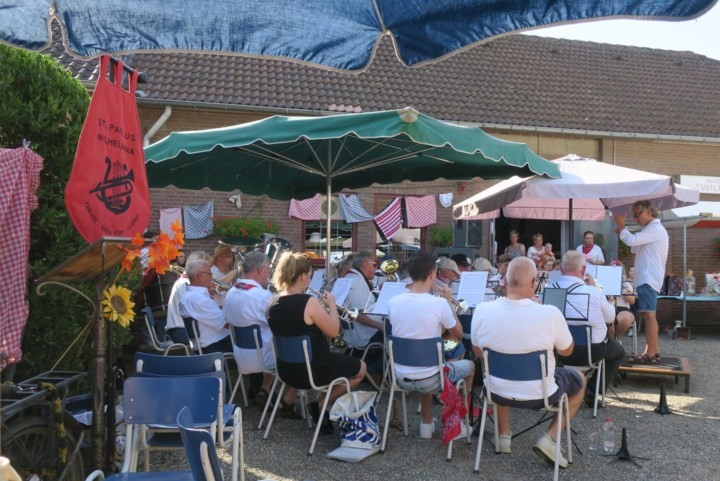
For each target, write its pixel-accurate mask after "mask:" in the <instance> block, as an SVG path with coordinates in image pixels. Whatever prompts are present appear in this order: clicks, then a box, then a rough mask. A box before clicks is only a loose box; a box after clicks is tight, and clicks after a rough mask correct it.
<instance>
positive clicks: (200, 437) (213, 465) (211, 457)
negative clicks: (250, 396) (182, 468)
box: [177, 406, 245, 481]
mask: <svg viewBox="0 0 720 481" xmlns="http://www.w3.org/2000/svg"><path fill="white" fill-rule="evenodd" d="M238 411H239V409H238ZM240 423H242V417H240ZM177 425H178V427H179V428H180V435H181V436H182V439H183V444H184V445H185V453H186V454H187V458H188V463H189V464H190V470H191V471H192V475H193V478H194V479H195V481H222V479H223V477H222V470H221V469H220V461H219V460H218V457H217V452H216V451H215V446H214V445H213V439H212V436H210V434H209V433H208V432H207V431H205V430H203V429H196V428H195V427H194V426H195V423H194V422H193V416H192V412H191V410H190V408H188V407H187V406H186V407H184V408H183V409H182V410H181V411H180V413H179V414H178V416H177ZM236 447H237V446H233V459H239V462H238V464H237V467H236V468H234V469H239V470H240V481H245V460H244V459H243V451H244V450H243V446H242V438H241V439H240V444H239V452H237V451H236ZM233 479H237V472H236V471H235V470H234V471H233Z"/></svg>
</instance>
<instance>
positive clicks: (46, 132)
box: [0, 45, 96, 376]
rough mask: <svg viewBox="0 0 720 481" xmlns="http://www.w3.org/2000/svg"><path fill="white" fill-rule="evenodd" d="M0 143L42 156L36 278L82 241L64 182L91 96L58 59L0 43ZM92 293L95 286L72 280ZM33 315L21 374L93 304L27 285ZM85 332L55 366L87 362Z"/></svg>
mask: <svg viewBox="0 0 720 481" xmlns="http://www.w3.org/2000/svg"><path fill="white" fill-rule="evenodd" d="M0 66H1V68H0V92H2V95H0V146H2V147H6V148H15V147H19V146H20V145H22V142H23V139H26V140H28V141H30V142H31V148H32V150H34V151H35V152H37V153H38V154H39V155H40V156H41V157H42V158H43V159H44V167H43V170H42V172H41V185H40V188H39V189H38V192H37V194H38V200H39V208H38V209H37V210H36V211H35V212H34V213H33V214H32V217H31V227H30V258H29V264H30V268H31V270H32V278H33V279H35V278H37V277H39V276H41V275H43V274H45V273H46V272H48V271H49V270H50V269H52V268H53V267H55V266H57V265H58V264H60V263H61V262H63V261H65V260H67V259H68V258H69V257H71V256H72V255H74V254H76V253H77V252H78V251H79V250H80V249H81V248H82V247H84V246H85V245H86V243H85V241H84V240H82V239H81V238H80V236H79V235H78V234H77V232H76V231H75V229H74V228H73V225H72V222H71V221H70V218H69V216H68V214H67V211H66V210H65V203H64V196H63V194H64V189H65V184H66V183H67V180H68V177H69V176H70V171H71V168H72V163H73V159H74V156H75V149H76V146H77V142H78V138H79V136H80V132H81V130H82V126H83V122H84V120H85V115H86V113H87V109H88V105H89V102H90V96H89V94H88V92H87V90H86V89H85V87H84V86H83V85H82V84H81V83H80V81H79V80H77V79H74V78H73V77H72V75H71V74H70V72H68V71H66V70H65V69H64V68H63V67H62V66H61V65H60V64H59V63H58V62H57V61H56V60H55V59H53V58H50V57H48V56H46V55H43V54H40V53H34V52H27V51H23V50H19V49H14V48H11V47H7V46H4V45H0ZM74 287H77V288H81V289H82V290H84V291H85V292H86V293H87V294H88V295H89V297H90V298H91V299H96V294H95V292H94V291H93V288H92V286H88V285H74ZM28 290H29V299H30V316H29V318H28V322H27V325H26V327H25V332H24V335H23V360H22V362H20V363H19V364H18V367H17V369H18V376H22V375H23V374H25V373H32V374H36V373H38V372H41V371H43V370H47V369H50V368H51V367H52V365H53V364H54V363H55V361H56V360H57V359H59V358H60V356H61V354H62V353H63V352H64V351H65V350H66V349H67V347H68V346H69V345H70V343H71V342H72V340H73V339H75V337H76V336H77V335H78V333H79V332H80V331H81V330H82V328H83V327H84V326H85V325H86V324H87V323H88V322H89V320H90V319H91V317H92V308H91V307H90V304H89V303H88V302H87V301H85V300H83V299H82V298H81V297H80V296H78V295H76V294H73V293H71V292H70V291H67V290H65V289H63V288H61V287H56V286H48V287H47V288H46V289H45V292H46V293H47V294H46V295H44V296H38V295H37V294H36V293H35V286H34V283H33V282H32V279H31V280H30V284H29V287H28ZM90 344H91V342H90V333H88V334H86V335H85V336H83V338H82V339H81V342H80V343H79V345H78V346H76V348H75V349H74V350H73V351H72V353H71V355H69V356H68V357H67V358H66V359H65V360H64V361H63V363H62V364H60V366H58V368H60V369H86V368H87V366H88V364H87V362H88V359H89V357H90V356H89V352H90Z"/></svg>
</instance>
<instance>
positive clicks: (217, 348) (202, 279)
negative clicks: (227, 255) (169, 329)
mask: <svg viewBox="0 0 720 481" xmlns="http://www.w3.org/2000/svg"><path fill="white" fill-rule="evenodd" d="M185 274H187V276H188V278H189V279H190V285H189V286H187V287H186V288H185V294H184V295H183V297H182V299H181V300H180V313H181V314H182V316H183V317H192V318H193V319H195V320H196V321H197V329H198V343H199V344H200V347H201V348H202V352H203V353H204V354H208V353H211V352H233V347H232V341H231V340H230V331H229V330H228V329H227V327H225V318H224V317H223V312H222V309H220V308H219V307H218V305H217V304H216V303H215V301H213V299H212V297H210V292H209V289H210V286H211V285H212V271H211V270H210V263H208V262H206V261H195V262H191V263H190V264H188V266H187V269H186V270H185Z"/></svg>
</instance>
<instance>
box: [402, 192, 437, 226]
mask: <svg viewBox="0 0 720 481" xmlns="http://www.w3.org/2000/svg"><path fill="white" fill-rule="evenodd" d="M405 214H406V215H407V226H408V229H414V228H417V227H426V226H429V225H433V224H434V223H435V222H436V221H437V210H436V209H435V196H434V195H424V196H422V197H415V196H412V197H405Z"/></svg>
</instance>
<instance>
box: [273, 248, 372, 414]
mask: <svg viewBox="0 0 720 481" xmlns="http://www.w3.org/2000/svg"><path fill="white" fill-rule="evenodd" d="M311 275H312V264H311V263H310V261H309V260H308V258H307V257H305V256H304V255H303V254H297V253H295V254H293V253H290V252H287V253H284V254H283V255H282V256H280V260H279V261H278V264H277V267H276V268H275V272H274V274H273V284H274V285H275V286H276V288H278V289H279V292H278V294H277V296H276V297H275V298H274V299H273V301H272V302H271V304H270V307H269V308H268V316H267V319H268V324H269V325H270V330H271V331H272V333H273V335H275V336H304V335H307V336H309V337H310V346H311V348H312V360H311V363H310V367H311V370H312V375H313V380H314V381H315V384H316V385H318V386H322V385H327V384H330V382H332V381H333V380H334V379H337V378H338V377H346V378H348V380H349V381H350V387H351V388H355V386H357V385H358V384H359V383H360V382H361V381H362V380H363V378H364V377H365V369H366V368H365V363H364V362H363V361H361V360H360V359H357V358H354V357H350V356H346V355H343V354H337V353H333V352H330V345H329V343H328V339H327V338H328V337H330V338H333V337H335V336H337V334H338V332H339V330H340V320H339V319H338V313H337V307H336V305H335V296H333V294H332V293H331V292H327V293H326V294H325V299H324V301H323V302H324V303H325V304H326V305H327V306H328V311H329V313H328V312H327V311H325V309H324V308H323V306H322V305H321V304H320V302H319V301H318V300H317V299H315V298H313V297H312V296H310V295H308V294H305V292H306V291H307V288H308V285H309V284H310V278H311ZM277 370H278V374H279V376H280V378H281V379H283V380H284V381H285V382H286V383H287V384H288V385H290V386H291V387H294V388H298V389H310V388H311V386H310V380H309V378H308V374H307V368H306V367H305V364H304V363H302V364H296V363H286V362H283V361H281V360H279V359H278V360H277ZM344 392H345V389H344V387H343V385H339V386H336V387H335V388H333V390H332V391H331V392H330V396H329V401H328V406H330V403H331V402H333V401H334V400H335V399H336V398H338V397H339V396H340V395H342V394H343V393H344ZM319 402H322V399H321V400H319Z"/></svg>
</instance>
